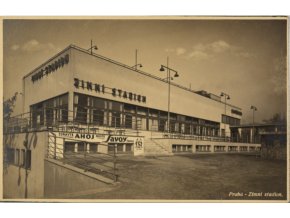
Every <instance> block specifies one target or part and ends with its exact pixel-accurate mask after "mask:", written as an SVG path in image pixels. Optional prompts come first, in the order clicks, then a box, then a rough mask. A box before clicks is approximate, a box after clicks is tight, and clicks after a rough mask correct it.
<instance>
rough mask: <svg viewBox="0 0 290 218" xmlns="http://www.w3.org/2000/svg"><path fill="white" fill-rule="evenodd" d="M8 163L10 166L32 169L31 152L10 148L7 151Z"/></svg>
mask: <svg viewBox="0 0 290 218" xmlns="http://www.w3.org/2000/svg"><path fill="white" fill-rule="evenodd" d="M6 161H7V163H8V164H12V165H15V166H18V167H22V168H25V169H31V150H30V149H18V148H16V149H14V148H8V149H7V150H6Z"/></svg>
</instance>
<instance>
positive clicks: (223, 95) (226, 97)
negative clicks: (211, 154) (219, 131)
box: [220, 92, 231, 138]
mask: <svg viewBox="0 0 290 218" xmlns="http://www.w3.org/2000/svg"><path fill="white" fill-rule="evenodd" d="M220 96H221V97H225V118H224V131H225V135H224V136H225V138H226V120H227V100H230V99H231V98H230V95H229V94H227V93H225V92H221V94H220Z"/></svg>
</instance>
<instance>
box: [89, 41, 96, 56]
mask: <svg viewBox="0 0 290 218" xmlns="http://www.w3.org/2000/svg"><path fill="white" fill-rule="evenodd" d="M93 49H95V50H98V47H97V46H96V45H93V40H91V47H90V48H89V49H88V51H91V55H92V54H93Z"/></svg>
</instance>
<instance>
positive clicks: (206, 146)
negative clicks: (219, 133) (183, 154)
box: [195, 145, 210, 152]
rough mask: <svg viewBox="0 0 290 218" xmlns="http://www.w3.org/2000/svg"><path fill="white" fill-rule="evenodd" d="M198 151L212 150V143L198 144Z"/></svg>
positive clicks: (196, 147)
mask: <svg viewBox="0 0 290 218" xmlns="http://www.w3.org/2000/svg"><path fill="white" fill-rule="evenodd" d="M195 150H196V152H210V145H196V146H195Z"/></svg>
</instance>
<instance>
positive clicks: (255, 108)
mask: <svg viewBox="0 0 290 218" xmlns="http://www.w3.org/2000/svg"><path fill="white" fill-rule="evenodd" d="M250 109H251V110H253V127H252V134H253V136H252V142H253V143H254V142H255V135H254V125H255V111H257V110H258V109H257V107H256V106H253V105H251V108H250Z"/></svg>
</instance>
